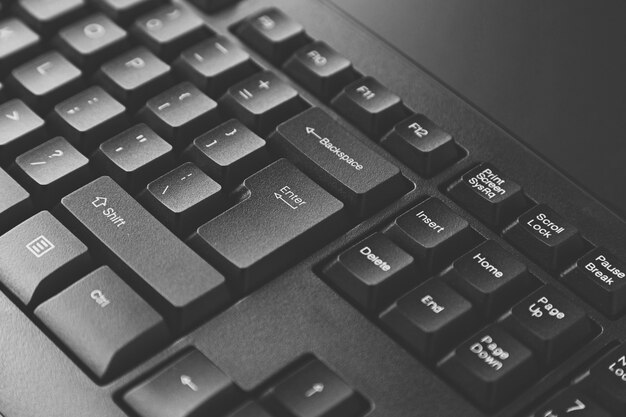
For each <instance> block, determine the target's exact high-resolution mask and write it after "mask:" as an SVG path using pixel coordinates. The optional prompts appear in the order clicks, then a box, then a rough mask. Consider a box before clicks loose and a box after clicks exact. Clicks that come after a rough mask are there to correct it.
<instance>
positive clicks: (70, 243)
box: [0, 211, 90, 307]
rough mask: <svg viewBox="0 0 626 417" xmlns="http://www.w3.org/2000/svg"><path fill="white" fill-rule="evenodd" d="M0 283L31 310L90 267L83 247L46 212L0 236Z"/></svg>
mask: <svg viewBox="0 0 626 417" xmlns="http://www.w3.org/2000/svg"><path fill="white" fill-rule="evenodd" d="M0 253H2V257H1V258H0V271H2V274H0V280H1V281H2V284H3V285H4V286H5V288H7V289H8V290H9V291H11V293H13V294H14V295H15V296H16V297H17V298H19V299H20V301H22V302H23V303H24V304H25V305H27V306H29V307H33V306H35V305H37V304H39V303H40V302H41V301H43V300H44V299H46V298H48V297H50V296H51V295H53V294H54V293H56V292H58V291H59V290H61V289H63V288H65V287H66V286H67V285H68V284H70V283H72V282H73V281H75V280H77V279H78V278H79V277H80V276H81V275H82V273H83V272H84V271H85V270H86V269H87V268H88V266H89V263H90V257H89V253H88V252H87V247H86V246H85V245H84V244H83V243H82V242H80V241H79V240H78V239H76V237H75V236H74V235H73V234H72V233H70V231H69V230H67V229H66V228H65V227H64V226H63V225H62V224H61V223H59V221H58V220H57V219H55V218H54V217H52V215H51V214H50V213H49V212H47V211H42V212H40V213H38V214H36V215H34V216H33V217H31V218H30V219H28V220H26V221H25V222H24V223H21V224H20V225H18V226H16V227H15V228H13V229H11V230H10V231H8V232H7V233H6V234H4V235H2V236H0Z"/></svg>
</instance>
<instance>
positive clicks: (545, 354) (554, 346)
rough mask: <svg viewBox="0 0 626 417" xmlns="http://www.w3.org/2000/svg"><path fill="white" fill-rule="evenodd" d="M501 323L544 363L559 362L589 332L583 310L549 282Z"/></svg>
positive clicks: (579, 344)
mask: <svg viewBox="0 0 626 417" xmlns="http://www.w3.org/2000/svg"><path fill="white" fill-rule="evenodd" d="M503 323H504V325H505V326H506V327H507V328H508V329H510V330H511V331H512V332H513V334H514V335H515V336H517V338H518V339H519V340H520V341H522V342H524V344H526V345H527V346H528V347H530V348H531V349H533V351H535V353H536V354H537V357H538V358H540V359H541V360H542V361H543V362H544V363H545V364H547V365H554V364H556V363H558V362H561V361H563V360H564V359H565V358H567V357H568V356H569V355H570V354H571V353H573V352H574V351H575V350H576V349H578V348H580V346H581V345H582V343H583V342H585V341H586V340H588V339H589V338H590V337H591V335H592V331H593V329H592V324H591V321H590V320H589V318H588V317H587V315H586V314H585V312H584V311H583V310H582V309H581V308H580V307H578V306H577V305H576V304H575V303H574V302H572V301H570V300H568V299H567V298H566V297H565V296H564V295H563V294H561V293H560V292H559V291H558V290H557V289H556V288H554V287H552V286H549V285H548V286H544V287H542V288H540V289H538V290H537V291H535V292H534V293H532V294H531V295H530V296H528V297H527V298H525V299H524V300H523V301H521V302H520V303H518V304H517V305H516V306H515V307H513V309H512V310H511V314H510V315H508V316H507V317H506V318H505V320H504V322H503Z"/></svg>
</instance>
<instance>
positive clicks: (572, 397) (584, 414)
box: [532, 388, 611, 417]
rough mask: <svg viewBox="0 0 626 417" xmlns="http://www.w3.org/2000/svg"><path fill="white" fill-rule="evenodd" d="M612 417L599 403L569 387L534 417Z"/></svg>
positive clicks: (541, 408) (548, 402)
mask: <svg viewBox="0 0 626 417" xmlns="http://www.w3.org/2000/svg"><path fill="white" fill-rule="evenodd" d="M560 416H564V417H611V415H610V414H609V413H608V412H607V411H606V410H604V409H603V408H601V407H600V406H599V405H598V404H596V403H595V402H593V401H591V400H590V399H589V398H587V396H586V395H584V394H581V393H580V392H578V390H577V389H574V388H568V389H566V390H565V391H562V392H561V393H559V394H558V395H557V396H555V397H554V398H551V399H550V400H548V401H547V402H546V403H545V404H544V405H542V406H541V407H540V408H539V410H537V412H535V414H533V416H532V417H560Z"/></svg>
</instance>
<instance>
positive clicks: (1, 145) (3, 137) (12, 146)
mask: <svg viewBox="0 0 626 417" xmlns="http://www.w3.org/2000/svg"><path fill="white" fill-rule="evenodd" d="M45 136H46V129H45V127H44V121H43V120H42V119H41V118H40V117H39V116H37V114H35V112H33V111H32V110H31V109H30V108H29V107H28V106H26V105H25V104H24V102H23V101H22V100H17V99H13V100H10V101H7V102H6V103H3V104H0V159H1V160H2V161H4V162H9V161H10V160H11V157H12V156H15V155H18V154H20V153H22V152H24V151H25V150H27V149H29V148H32V147H33V146H35V145H37V144H38V143H40V142H41V141H43V139H44V138H45Z"/></svg>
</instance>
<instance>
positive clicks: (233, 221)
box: [170, 159, 344, 292]
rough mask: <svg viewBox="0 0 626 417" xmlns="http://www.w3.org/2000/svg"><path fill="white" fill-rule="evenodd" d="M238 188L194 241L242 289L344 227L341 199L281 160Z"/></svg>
mask: <svg viewBox="0 0 626 417" xmlns="http://www.w3.org/2000/svg"><path fill="white" fill-rule="evenodd" d="M242 187H243V188H242V190H241V192H242V193H244V190H245V194H246V196H247V198H246V199H245V200H243V201H242V202H240V203H239V204H237V205H235V206H234V207H232V208H231V209H229V210H227V211H226V212H224V213H223V214H221V215H219V216H217V217H216V218H214V219H213V220H210V221H209V222H208V223H206V224H204V225H203V226H201V227H200V228H199V229H198V232H197V234H196V235H195V236H194V238H193V240H192V244H194V245H195V247H196V248H197V250H198V251H199V253H201V254H203V255H205V256H206V257H207V258H210V259H212V260H213V261H214V262H215V265H216V266H218V267H220V268H222V269H223V270H224V271H225V272H226V275H227V277H228V278H230V279H232V282H233V285H234V286H235V287H237V288H238V289H240V290H241V291H244V292H247V291H249V290H251V289H253V288H255V287H258V286H259V285H260V284H262V283H263V282H265V280H266V279H267V278H269V277H271V276H273V275H274V274H276V273H277V272H278V271H279V270H280V269H281V268H284V267H286V266H288V265H289V264H291V263H292V262H295V261H296V260H297V259H298V258H299V257H302V256H303V255H305V254H308V253H309V251H310V250H312V249H313V248H315V247H316V246H317V245H319V244H321V242H324V241H326V240H328V239H329V238H330V237H332V236H335V235H336V234H337V233H338V232H339V231H340V230H341V229H342V223H343V221H344V218H343V215H342V209H343V204H342V203H341V202H340V201H338V200H336V199H335V198H334V197H333V196H331V195H330V194H328V193H327V192H326V191H324V190H323V189H322V188H320V187H319V186H318V185H317V184H316V183H314V182H313V181H311V180H310V179H309V178H308V177H306V176H305V175H304V174H302V173H301V172H300V171H298V170H297V169H296V168H295V167H294V166H293V165H291V164H290V163H289V162H288V161H287V160H285V159H281V160H278V161H276V162H274V163H273V164H272V165H270V166H268V167H267V168H265V169H263V170H261V171H259V172H258V173H256V174H254V175H252V176H251V177H249V178H248V179H246V180H245V181H244V183H243V186H242ZM170 250H171V249H170Z"/></svg>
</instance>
